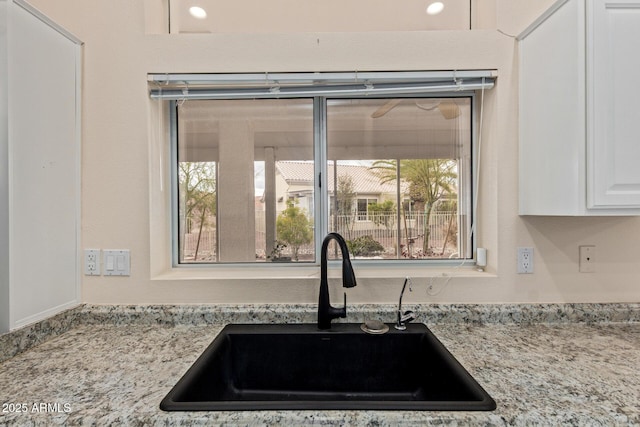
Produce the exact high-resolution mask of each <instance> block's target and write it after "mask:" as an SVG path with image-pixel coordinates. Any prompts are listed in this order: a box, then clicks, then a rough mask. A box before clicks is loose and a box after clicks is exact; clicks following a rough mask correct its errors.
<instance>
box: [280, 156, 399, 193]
mask: <svg viewBox="0 0 640 427" xmlns="http://www.w3.org/2000/svg"><path fill="white" fill-rule="evenodd" d="M276 170H277V171H278V172H279V173H280V175H282V177H283V178H284V179H285V181H287V183H289V184H298V185H304V184H308V185H313V177H314V173H313V162H303V161H300V162H285V161H281V162H276ZM327 172H328V175H329V177H328V178H329V179H328V182H329V192H330V193H332V192H333V188H334V183H333V178H334V172H333V164H332V163H329V165H328V166H327ZM344 175H347V176H350V177H352V178H353V185H354V192H355V193H358V194H381V193H395V192H396V184H395V182H388V183H384V184H381V183H380V177H379V175H378V172H377V171H376V170H375V169H370V168H369V167H368V166H363V165H338V177H340V176H344ZM406 187H407V186H406V183H403V184H402V190H406Z"/></svg>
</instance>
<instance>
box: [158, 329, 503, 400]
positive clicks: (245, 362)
mask: <svg viewBox="0 0 640 427" xmlns="http://www.w3.org/2000/svg"><path fill="white" fill-rule="evenodd" d="M495 407H496V404H495V402H494V400H493V399H492V398H491V396H489V394H487V392H486V391H485V390H484V389H483V388H482V387H481V386H480V385H479V384H478V383H477V382H476V381H475V380H474V379H473V377H471V375H470V374H469V373H468V372H467V371H466V370H465V369H464V368H463V367H462V365H460V363H458V361H457V360H456V359H455V358H454V357H453V356H452V355H451V353H449V351H447V349H446V348H445V347H444V345H442V343H441V342H440V341H438V339H437V338H436V337H435V336H434V335H433V333H431V331H430V330H429V329H428V328H427V327H426V326H425V325H423V324H409V325H407V330H405V331H397V330H395V329H394V328H393V326H392V325H391V327H390V329H389V332H387V333H386V334H381V335H371V334H367V333H365V332H363V331H362V330H361V329H360V325H358V324H344V323H342V324H341V323H336V324H334V325H332V328H331V329H330V330H323V331H321V330H319V329H318V328H317V326H316V325H315V324H292V325H281V324H277V325H274V324H260V325H235V324H232V325H227V326H225V327H224V329H223V330H222V331H221V332H220V334H219V335H218V336H217V337H216V338H215V339H214V341H213V342H212V343H211V344H210V345H209V347H208V348H207V349H206V350H205V351H204V353H203V354H202V355H201V356H200V357H199V358H198V360H196V362H195V363H194V364H193V366H191V368H189V370H188V371H187V372H186V373H185V375H184V376H183V377H182V378H181V379H180V380H179V381H178V383H177V384H176V385H175V386H174V387H173V389H172V390H171V391H170V392H169V394H167V396H166V397H165V398H164V399H163V400H162V402H161V403H160V408H161V409H163V410H165V411H226V410H234V411H237V410H272V409H274V410H275V409H381V410H428V411H429V410H432V411H438V410H442V411H460V410H465V411H490V410H493V409H495Z"/></svg>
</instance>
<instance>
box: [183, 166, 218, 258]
mask: <svg viewBox="0 0 640 427" xmlns="http://www.w3.org/2000/svg"><path fill="white" fill-rule="evenodd" d="M215 177H216V166H215V163H214V162H180V163H179V164H178V178H179V193H180V206H181V209H180V222H181V225H182V227H181V232H182V235H183V238H182V251H181V252H182V254H184V241H185V239H184V235H185V234H187V233H190V232H191V228H192V226H193V225H194V223H196V219H197V222H198V227H199V229H198V241H197V243H196V248H195V255H194V260H197V258H198V251H199V249H200V238H201V237H202V230H203V228H204V225H205V223H206V220H207V217H208V215H207V214H215V212H216V204H217V194H216V178H215Z"/></svg>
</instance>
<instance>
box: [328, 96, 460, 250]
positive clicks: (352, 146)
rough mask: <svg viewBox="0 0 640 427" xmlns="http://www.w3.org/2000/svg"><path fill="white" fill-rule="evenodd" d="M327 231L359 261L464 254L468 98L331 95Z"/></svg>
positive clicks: (329, 101)
mask: <svg viewBox="0 0 640 427" xmlns="http://www.w3.org/2000/svg"><path fill="white" fill-rule="evenodd" d="M327 140H328V141H327V144H328V155H327V158H328V165H327V168H328V174H329V195H330V198H331V199H332V200H334V202H333V203H331V204H330V212H329V217H330V221H329V228H330V231H336V232H338V233H341V234H342V235H343V236H344V237H345V239H347V240H348V242H349V246H350V248H351V252H352V255H353V256H354V257H356V258H362V259H445V258H446V259H451V258H453V259H464V258H470V257H471V248H470V245H469V244H468V243H469V242H468V241H467V240H468V239H467V233H468V229H469V221H470V214H469V212H470V203H469V198H470V182H471V181H470V165H471V102H470V98H399V99H332V100H328V101H327Z"/></svg>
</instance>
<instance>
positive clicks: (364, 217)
mask: <svg viewBox="0 0 640 427" xmlns="http://www.w3.org/2000/svg"><path fill="white" fill-rule="evenodd" d="M375 204H376V199H358V213H357V217H358V221H369V206H373V205H375Z"/></svg>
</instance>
